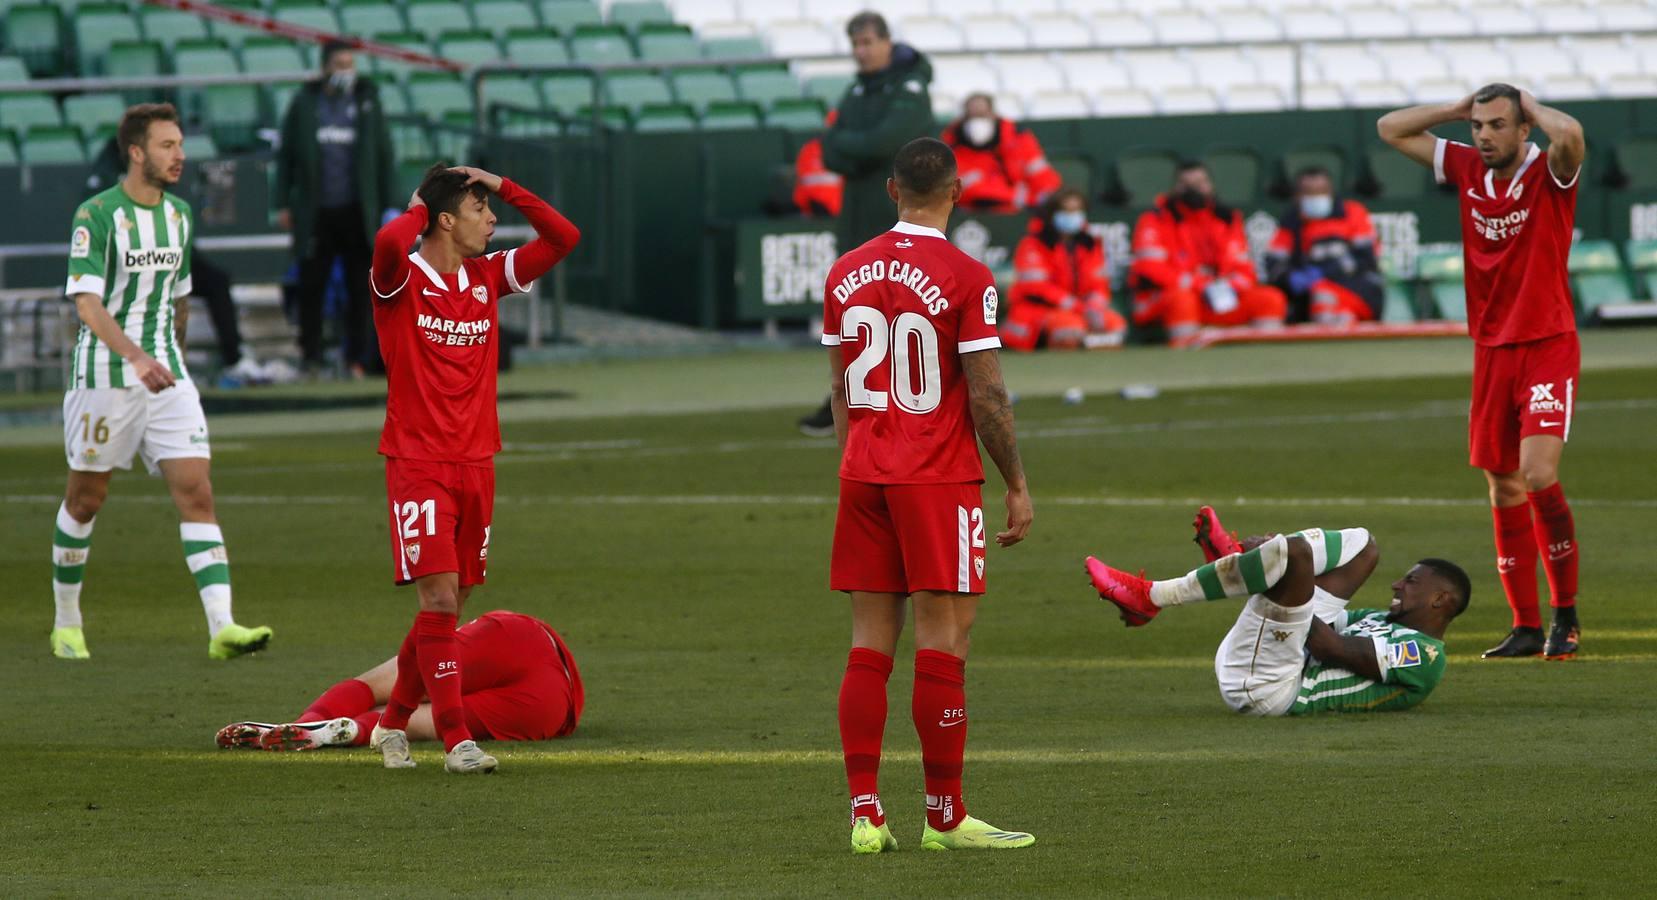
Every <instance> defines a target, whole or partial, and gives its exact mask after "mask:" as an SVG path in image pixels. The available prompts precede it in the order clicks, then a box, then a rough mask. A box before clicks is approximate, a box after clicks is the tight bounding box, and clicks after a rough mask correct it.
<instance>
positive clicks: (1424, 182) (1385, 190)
mask: <svg viewBox="0 0 1657 900" xmlns="http://www.w3.org/2000/svg"><path fill="white" fill-rule="evenodd" d="M1364 162H1365V164H1366V165H1367V166H1368V170H1367V180H1368V182H1369V185H1370V186H1371V187H1372V188H1373V190H1372V194H1373V196H1375V197H1379V198H1381V199H1383V200H1414V199H1416V198H1417V197H1424V196H1426V194H1427V191H1428V190H1429V189H1430V188H1431V186H1432V185H1431V182H1432V172H1431V170H1429V169H1428V168H1427V167H1426V166H1423V165H1421V164H1420V163H1418V162H1416V161H1415V160H1413V159H1410V158H1409V157H1407V156H1405V155H1404V154H1402V153H1399V152H1398V151H1397V150H1394V149H1392V148H1391V147H1371V148H1369V150H1368V151H1366V152H1365V154H1364Z"/></svg>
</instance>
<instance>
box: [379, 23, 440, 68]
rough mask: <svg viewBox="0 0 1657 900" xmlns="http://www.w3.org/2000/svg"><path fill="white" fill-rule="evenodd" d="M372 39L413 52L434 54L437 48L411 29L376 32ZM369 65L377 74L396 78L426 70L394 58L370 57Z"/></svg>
mask: <svg viewBox="0 0 1657 900" xmlns="http://www.w3.org/2000/svg"><path fill="white" fill-rule="evenodd" d="M374 40H375V41H378V42H379V43H382V44H390V45H391V46H393V47H401V48H402V49H404V50H408V51H411V52H414V53H426V54H436V53H437V48H435V47H433V46H432V45H431V41H429V40H427V39H426V36H425V35H423V34H418V33H416V32H412V31H403V32H397V33H394V34H376V35H375V36H374ZM370 60H371V62H370V65H371V66H372V67H373V71H374V72H375V73H377V74H380V75H384V76H389V77H392V78H395V79H398V80H402V79H406V78H407V77H408V76H409V75H410V74H411V73H414V72H420V71H426V70H425V69H423V68H422V67H420V66H416V65H414V64H413V63H406V62H403V61H401V60H396V59H381V58H379V57H370Z"/></svg>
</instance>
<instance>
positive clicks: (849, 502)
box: [829, 480, 984, 594]
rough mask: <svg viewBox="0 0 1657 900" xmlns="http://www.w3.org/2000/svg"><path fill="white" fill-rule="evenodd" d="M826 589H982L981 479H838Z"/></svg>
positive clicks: (884, 591) (880, 591)
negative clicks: (906, 481)
mask: <svg viewBox="0 0 1657 900" xmlns="http://www.w3.org/2000/svg"><path fill="white" fill-rule="evenodd" d="M829 588H830V589H831V590H836V591H868V592H871V593H878V594H911V593H914V592H915V591H946V592H950V593H956V594H982V593H984V503H983V500H982V499H981V497H980V492H979V489H978V484H977V483H969V484H868V483H866V482H861V481H845V480H842V481H841V482H840V511H839V514H838V515H837V516H836V517H835V522H834V554H833V557H832V562H831V564H830V566H829Z"/></svg>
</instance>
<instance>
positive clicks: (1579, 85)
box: [1538, 75, 1601, 103]
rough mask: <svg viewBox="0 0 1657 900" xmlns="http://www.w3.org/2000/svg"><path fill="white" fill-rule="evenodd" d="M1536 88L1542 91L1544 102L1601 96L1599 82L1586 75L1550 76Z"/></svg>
mask: <svg viewBox="0 0 1657 900" xmlns="http://www.w3.org/2000/svg"><path fill="white" fill-rule="evenodd" d="M1538 90H1540V91H1541V92H1542V100H1543V102H1545V103H1552V102H1554V101H1557V100H1593V99H1596V98H1598V97H1599V96H1601V94H1600V85H1599V82H1598V81H1596V80H1594V79H1592V78H1589V77H1588V76H1586V75H1569V76H1561V77H1559V78H1550V79H1548V80H1547V81H1546V82H1545V83H1543V84H1542V85H1541V87H1540V88H1538Z"/></svg>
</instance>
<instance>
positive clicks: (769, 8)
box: [737, 0, 816, 29]
mask: <svg viewBox="0 0 1657 900" xmlns="http://www.w3.org/2000/svg"><path fill="white" fill-rule="evenodd" d="M737 12H739V13H740V15H739V16H738V18H740V19H742V20H744V21H748V22H752V23H754V26H755V27H756V28H760V29H768V28H769V27H770V25H771V23H772V22H786V21H789V20H792V19H798V18H800V17H801V16H802V11H801V7H800V3H799V2H798V0H738V2H737ZM812 18H816V16H812Z"/></svg>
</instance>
